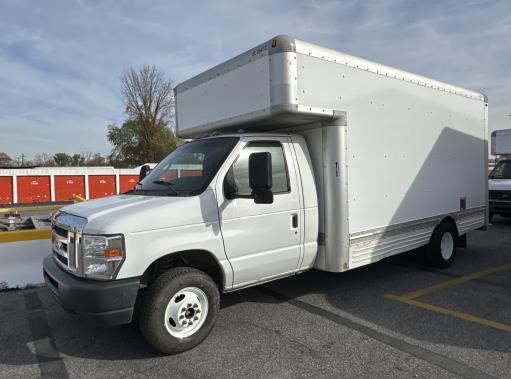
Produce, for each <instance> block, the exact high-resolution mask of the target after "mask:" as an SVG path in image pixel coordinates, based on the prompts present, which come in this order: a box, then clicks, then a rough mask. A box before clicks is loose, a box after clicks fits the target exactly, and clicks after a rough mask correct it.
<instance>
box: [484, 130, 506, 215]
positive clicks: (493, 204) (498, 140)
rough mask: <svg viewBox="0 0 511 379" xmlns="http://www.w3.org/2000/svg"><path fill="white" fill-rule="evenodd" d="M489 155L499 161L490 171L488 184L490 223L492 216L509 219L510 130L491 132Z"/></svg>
mask: <svg viewBox="0 0 511 379" xmlns="http://www.w3.org/2000/svg"><path fill="white" fill-rule="evenodd" d="M491 154H492V155H495V156H499V157H501V159H500V160H499V161H498V162H497V164H496V165H495V168H494V169H493V170H492V172H491V174H490V180H489V184H488V188H489V191H490V192H489V206H490V218H489V220H490V221H491V220H492V218H493V216H494V215H500V216H503V217H511V129H502V130H495V131H493V132H492V134H491Z"/></svg>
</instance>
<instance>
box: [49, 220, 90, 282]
mask: <svg viewBox="0 0 511 379" xmlns="http://www.w3.org/2000/svg"><path fill="white" fill-rule="evenodd" d="M86 223H87V220H86V219H84V218H82V217H78V216H73V215H70V214H67V213H64V212H60V213H58V214H57V215H56V216H55V217H54V219H53V221H52V225H51V232H52V233H51V238H52V252H53V256H54V258H55V261H56V262H57V263H58V265H59V266H60V267H61V268H63V269H65V270H66V271H68V272H70V273H72V274H74V275H77V276H81V270H82V268H81V267H80V264H79V262H80V259H79V254H80V250H81V246H80V245H81V233H82V230H83V228H84V226H85V224H86Z"/></svg>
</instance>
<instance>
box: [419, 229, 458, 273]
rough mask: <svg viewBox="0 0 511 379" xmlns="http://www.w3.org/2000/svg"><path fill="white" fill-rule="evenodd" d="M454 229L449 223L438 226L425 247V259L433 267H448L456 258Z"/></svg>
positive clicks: (455, 234)
mask: <svg viewBox="0 0 511 379" xmlns="http://www.w3.org/2000/svg"><path fill="white" fill-rule="evenodd" d="M456 242H457V233H456V229H455V228H454V227H453V226H452V225H451V224H449V223H447V222H443V223H441V224H440V225H438V226H437V227H436V228H435V230H434V231H433V234H432V236H431V240H430V242H429V245H428V246H427V247H426V259H427V260H428V262H429V263H430V264H431V265H433V266H435V267H441V268H444V267H449V266H450V265H451V264H452V262H454V258H455V256H456Z"/></svg>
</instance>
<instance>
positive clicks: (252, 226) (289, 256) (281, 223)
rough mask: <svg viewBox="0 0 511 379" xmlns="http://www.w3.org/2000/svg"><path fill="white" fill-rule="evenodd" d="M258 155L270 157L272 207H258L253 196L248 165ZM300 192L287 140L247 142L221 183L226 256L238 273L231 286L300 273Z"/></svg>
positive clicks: (275, 139)
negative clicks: (231, 193)
mask: <svg viewBox="0 0 511 379" xmlns="http://www.w3.org/2000/svg"><path fill="white" fill-rule="evenodd" d="M260 152H268V153H270V154H271V159H272V179H273V180H272V181H273V186H272V188H271V190H272V192H273V203H272V204H256V203H255V202H254V199H253V198H251V189H250V187H249V173H248V161H249V156H250V154H252V153H260ZM227 182H229V183H227ZM227 185H229V188H231V191H232V188H233V187H234V188H235V195H234V198H232V199H226V198H225V188H226V186H227ZM299 191H300V189H299V185H298V180H297V174H296V169H295V166H294V158H293V154H292V151H291V149H290V146H289V144H288V138H287V137H275V138H273V137H272V138H261V139H255V140H249V141H246V144H245V146H244V147H243V149H242V150H241V152H240V153H239V155H238V156H237V158H236V159H235V161H234V163H232V165H231V166H230V168H229V169H228V170H227V172H224V173H223V180H222V181H220V180H219V181H218V184H217V194H218V200H219V214H220V223H221V231H222V236H223V239H224V246H225V252H226V255H227V257H228V259H229V261H230V263H231V265H232V268H233V272H234V279H233V287H241V286H245V285H250V284H254V283H257V282H260V281H265V280H269V279H272V278H276V277H279V276H284V275H286V274H289V273H292V272H294V271H296V270H297V268H298V264H299V261H300V259H301V255H302V234H303V228H302V225H303V220H302V219H303V215H302V211H301V208H302V207H301V196H300V195H299V193H300V192H299ZM231 197H232V196H231Z"/></svg>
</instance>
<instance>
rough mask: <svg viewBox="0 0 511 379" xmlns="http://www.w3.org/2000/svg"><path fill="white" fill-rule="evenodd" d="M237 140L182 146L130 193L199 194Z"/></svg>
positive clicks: (230, 138)
mask: <svg viewBox="0 0 511 379" xmlns="http://www.w3.org/2000/svg"><path fill="white" fill-rule="evenodd" d="M238 140H239V138H237V137H218V138H209V139H203V140H196V141H192V142H188V143H185V144H183V145H181V146H179V147H178V148H177V149H175V150H174V151H173V152H172V153H170V154H169V155H168V156H167V157H166V158H165V159H164V160H163V161H161V162H160V163H159V164H158V165H157V166H156V167H155V168H154V170H152V171H151V172H150V173H149V174H148V175H147V176H146V177H145V178H144V179H143V180H142V182H141V183H140V184H138V185H137V186H136V188H135V189H134V190H132V191H130V194H134V195H144V194H148V195H154V194H155V193H156V194H165V195H169V196H191V195H198V194H199V193H201V192H202V191H204V190H205V189H206V187H207V186H208V184H209V182H210V181H211V179H213V176H215V174H216V172H217V171H218V169H219V168H220V166H221V165H222V163H223V162H224V160H225V158H227V156H228V155H229V153H230V152H231V150H232V149H233V147H234V146H235V145H236V143H237V142H238Z"/></svg>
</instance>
